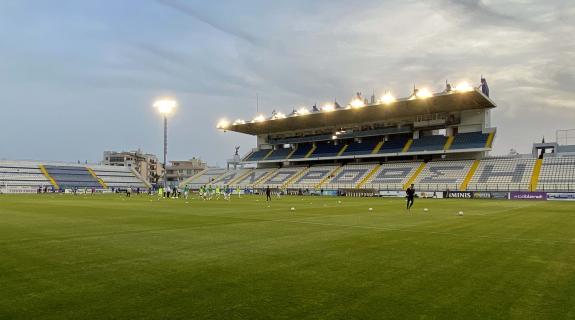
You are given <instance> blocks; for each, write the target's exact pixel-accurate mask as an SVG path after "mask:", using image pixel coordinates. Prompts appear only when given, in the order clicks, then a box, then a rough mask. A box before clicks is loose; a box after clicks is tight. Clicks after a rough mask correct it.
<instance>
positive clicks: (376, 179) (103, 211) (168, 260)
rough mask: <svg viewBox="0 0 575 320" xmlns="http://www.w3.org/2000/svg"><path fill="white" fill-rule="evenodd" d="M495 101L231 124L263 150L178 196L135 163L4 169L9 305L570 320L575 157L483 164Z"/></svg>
mask: <svg viewBox="0 0 575 320" xmlns="http://www.w3.org/2000/svg"><path fill="white" fill-rule="evenodd" d="M487 90H488V89H487V84H486V82H484V84H482V85H481V86H479V87H477V88H476V87H471V86H469V85H460V86H457V87H455V88H453V89H451V86H450V85H448V86H447V87H446V89H445V91H443V92H440V93H435V94H432V93H425V94H422V93H421V92H422V91H423V90H422V91H420V90H414V92H413V94H412V95H411V96H410V97H407V98H403V99H396V98H394V97H391V96H389V95H387V96H384V98H382V99H381V100H375V99H374V98H373V97H372V99H371V101H368V100H367V99H363V98H362V97H361V95H360V94H358V95H357V96H356V98H355V99H354V100H352V101H351V102H350V104H349V105H347V106H343V107H342V106H340V105H339V104H337V102H336V103H334V104H327V105H324V106H321V107H319V108H318V107H316V106H314V107H312V108H310V109H305V108H301V109H298V110H294V111H293V112H292V113H291V114H289V115H284V114H281V113H279V112H278V113H274V114H273V115H272V116H270V117H267V118H266V117H264V116H262V115H259V116H257V117H256V118H255V119H254V120H252V121H244V120H237V121H235V122H233V123H229V122H227V121H220V122H219V123H218V125H217V128H218V129H219V130H223V131H233V132H239V133H242V134H248V135H252V136H254V137H255V138H256V139H257V148H255V149H253V150H251V151H250V152H248V153H247V154H246V155H244V156H243V157H240V156H239V155H236V156H235V158H234V159H231V160H230V161H229V163H228V168H206V169H204V170H201V171H200V172H198V173H197V174H194V175H193V176H191V177H189V178H187V179H186V180H184V181H183V182H181V183H180V185H179V186H175V185H174V186H172V187H173V190H179V192H172V195H170V193H169V192H168V193H167V194H166V192H165V191H162V189H163V188H164V187H166V185H165V184H164V185H162V183H161V182H160V183H159V184H151V183H150V182H148V181H147V180H146V179H145V178H144V177H142V176H141V175H140V174H139V173H138V171H136V170H135V169H134V168H133V167H122V166H113V165H102V164H71V163H61V162H46V161H6V160H4V161H1V162H0V183H1V184H2V188H1V189H0V190H2V193H3V194H2V195H0V201H1V203H2V207H1V210H0V215H1V217H2V221H3V226H2V227H1V228H2V233H1V234H2V236H1V241H0V243H1V247H2V251H3V252H4V258H3V259H2V261H3V262H2V270H3V279H4V281H3V283H4V290H3V291H4V292H3V298H2V299H1V304H0V310H1V312H2V313H1V314H2V316H3V317H4V318H53V317H54V316H55V315H57V316H55V318H100V317H105V318H108V317H110V318H220V319H223V318H225V319H229V318H232V319H235V318H238V319H241V318H242V319H243V318H251V319H255V318H275V317H276V316H277V317H279V318H325V317H327V318H342V319H343V318H345V319H348V318H374V319H375V318H380V317H382V315H383V317H384V318H386V317H390V318H398V317H399V318H402V317H407V318H411V317H412V316H416V315H417V316H422V317H425V316H429V317H432V318H436V317H437V318H466V319H474V318H477V319H483V318H500V317H501V318H508V317H509V318H553V319H558V318H570V317H571V316H570V315H571V314H572V312H573V311H572V310H573V307H572V306H573V305H575V304H573V303H572V299H573V298H572V297H573V296H574V295H572V294H570V293H572V291H573V290H574V288H575V287H573V285H572V282H570V279H572V274H573V273H572V272H571V271H572V265H573V263H572V262H573V259H574V258H575V256H573V254H572V252H573V251H572V250H571V248H572V246H573V244H574V243H573V219H572V217H571V216H572V214H573V212H575V211H574V208H575V207H573V203H574V202H571V201H569V200H574V199H575V154H574V153H573V152H574V151H575V148H574V146H571V145H564V144H558V143H556V142H552V143H549V142H548V143H544V142H542V143H535V144H533V153H532V154H528V155H513V156H506V157H502V156H499V157H491V156H489V152H490V151H491V149H492V146H493V144H494V143H495V141H496V136H497V129H496V128H494V127H491V126H490V123H491V121H490V118H491V116H492V111H493V110H496V108H497V106H496V104H495V102H494V101H492V100H491V99H490V98H489V97H488V91H487ZM565 134H566V135H568V134H569V133H568V132H566V133H565ZM236 154H237V152H236ZM108 155H109V154H108ZM164 183H166V181H165V180H164ZM412 185H413V186H414V188H415V205H414V206H413V207H411V208H410V209H409V210H408V209H406V208H405V207H404V206H405V204H404V202H405V199H404V198H405V195H406V189H408V188H409V187H410V186H412ZM167 187H168V188H169V186H167ZM128 190H130V192H128ZM183 190H185V195H184V194H182V191H183ZM208 190H209V191H208ZM132 191H133V192H134V197H127V196H129V193H131V192H132ZM127 192H128V194H126V193H127ZM188 193H189V194H188ZM267 193H271V195H272V196H271V197H269V196H270V194H267ZM264 195H265V196H264ZM220 196H222V197H221V198H220ZM266 196H268V197H267V199H266ZM553 200H556V201H553Z"/></svg>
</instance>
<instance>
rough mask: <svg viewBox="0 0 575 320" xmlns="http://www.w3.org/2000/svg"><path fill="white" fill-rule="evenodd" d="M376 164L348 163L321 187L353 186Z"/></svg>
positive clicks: (340, 187) (338, 187)
mask: <svg viewBox="0 0 575 320" xmlns="http://www.w3.org/2000/svg"><path fill="white" fill-rule="evenodd" d="M376 165H377V164H350V165H346V166H344V167H343V168H342V169H341V170H339V171H338V172H337V173H336V174H335V175H334V177H332V178H331V179H329V180H328V181H327V182H326V183H325V184H324V185H323V187H324V188H326V189H330V188H333V189H342V188H355V187H356V186H357V185H358V184H359V183H360V182H361V181H362V180H363V179H364V178H365V177H366V176H367V175H368V174H369V173H370V172H371V171H372V170H373V168H375V166H376Z"/></svg>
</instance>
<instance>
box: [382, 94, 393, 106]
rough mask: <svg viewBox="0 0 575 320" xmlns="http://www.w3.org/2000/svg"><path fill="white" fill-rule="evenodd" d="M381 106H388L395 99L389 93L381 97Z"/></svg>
mask: <svg viewBox="0 0 575 320" xmlns="http://www.w3.org/2000/svg"><path fill="white" fill-rule="evenodd" d="M380 101H381V102H382V103H383V104H390V103H392V102H395V97H394V96H392V95H391V93H386V94H384V95H383V97H381V100H380Z"/></svg>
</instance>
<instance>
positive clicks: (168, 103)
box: [154, 98, 178, 188]
mask: <svg viewBox="0 0 575 320" xmlns="http://www.w3.org/2000/svg"><path fill="white" fill-rule="evenodd" d="M177 105H178V103H177V102H176V100H174V99H172V98H161V99H158V100H156V101H155V102H154V108H156V109H157V110H158V112H159V113H160V114H161V115H162V116H163V117H164V172H163V177H162V180H164V188H166V187H167V186H168V181H166V165H167V158H168V116H169V115H170V114H171V113H172V112H173V111H174V109H175V108H176V106H177Z"/></svg>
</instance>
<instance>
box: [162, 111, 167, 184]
mask: <svg viewBox="0 0 575 320" xmlns="http://www.w3.org/2000/svg"><path fill="white" fill-rule="evenodd" d="M167 158H168V115H167V114H164V172H163V175H164V189H166V188H167V187H168V181H167V178H166V171H167V170H166V169H167V167H166V164H167Z"/></svg>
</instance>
